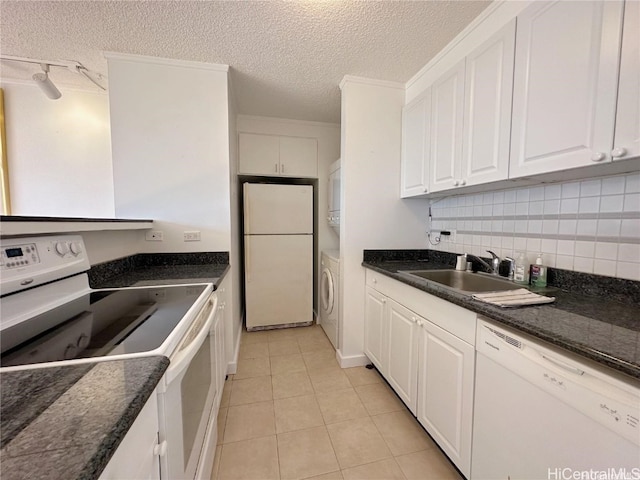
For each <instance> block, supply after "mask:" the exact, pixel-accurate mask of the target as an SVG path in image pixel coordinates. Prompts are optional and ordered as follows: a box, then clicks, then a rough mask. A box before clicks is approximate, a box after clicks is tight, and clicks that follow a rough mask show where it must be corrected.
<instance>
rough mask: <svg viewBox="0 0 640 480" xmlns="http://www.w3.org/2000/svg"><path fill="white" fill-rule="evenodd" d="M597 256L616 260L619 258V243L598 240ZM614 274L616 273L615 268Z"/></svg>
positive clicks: (602, 258)
mask: <svg viewBox="0 0 640 480" xmlns="http://www.w3.org/2000/svg"><path fill="white" fill-rule="evenodd" d="M595 258H598V259H601V260H616V259H617V258H618V244H617V243H611V242H597V243H596V250H595ZM612 275H615V270H614V273H613V274H612Z"/></svg>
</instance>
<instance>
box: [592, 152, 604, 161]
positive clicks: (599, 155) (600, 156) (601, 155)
mask: <svg viewBox="0 0 640 480" xmlns="http://www.w3.org/2000/svg"><path fill="white" fill-rule="evenodd" d="M604 159H605V154H604V153H602V152H595V153H594V154H593V155H591V161H592V162H601V161H602V160H604Z"/></svg>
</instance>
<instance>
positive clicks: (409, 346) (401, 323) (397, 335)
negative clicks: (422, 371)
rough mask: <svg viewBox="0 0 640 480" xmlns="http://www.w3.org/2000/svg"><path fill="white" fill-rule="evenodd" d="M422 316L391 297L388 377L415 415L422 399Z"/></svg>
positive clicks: (388, 331) (388, 328) (388, 333)
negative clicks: (420, 368) (419, 394)
mask: <svg viewBox="0 0 640 480" xmlns="http://www.w3.org/2000/svg"><path fill="white" fill-rule="evenodd" d="M418 319H419V317H418V315H416V314H415V313H413V312H412V311H411V310H408V309H407V308H405V307H403V306H402V305H400V304H399V303H396V302H394V301H393V300H389V309H388V326H387V337H388V340H387V355H388V357H387V380H388V381H389V384H390V385H391V386H392V387H393V389H394V390H395V391H396V393H397V394H398V396H399V397H400V398H401V399H402V401H403V402H404V403H405V404H406V405H407V407H409V410H411V413H413V414H414V415H415V414H416V402H417V399H418V392H417V388H418V333H419V329H418V326H417V324H418ZM420 320H422V319H420Z"/></svg>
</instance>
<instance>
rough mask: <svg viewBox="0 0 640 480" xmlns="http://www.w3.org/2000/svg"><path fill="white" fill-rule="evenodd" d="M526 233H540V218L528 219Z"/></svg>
mask: <svg viewBox="0 0 640 480" xmlns="http://www.w3.org/2000/svg"><path fill="white" fill-rule="evenodd" d="M527 232H528V233H542V220H529V225H528V227H527Z"/></svg>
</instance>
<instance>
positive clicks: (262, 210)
mask: <svg viewBox="0 0 640 480" xmlns="http://www.w3.org/2000/svg"><path fill="white" fill-rule="evenodd" d="M244 233H245V235H274V234H275V235H277V234H304V233H313V187H312V186H311V185H274V184H264V183H245V184H244Z"/></svg>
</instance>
